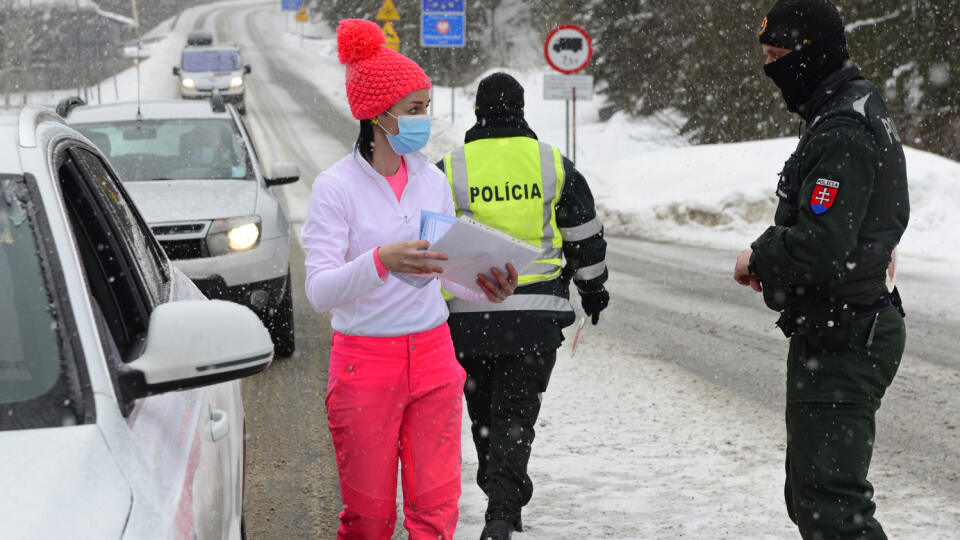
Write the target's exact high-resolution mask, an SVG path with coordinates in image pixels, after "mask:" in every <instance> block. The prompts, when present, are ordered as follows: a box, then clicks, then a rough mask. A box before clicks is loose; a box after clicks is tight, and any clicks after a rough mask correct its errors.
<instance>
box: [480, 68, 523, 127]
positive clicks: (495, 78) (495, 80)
mask: <svg viewBox="0 0 960 540" xmlns="http://www.w3.org/2000/svg"><path fill="white" fill-rule="evenodd" d="M476 113H477V120H481V119H485V118H490V119H493V118H520V119H522V118H523V86H521V85H520V83H519V82H517V80H516V79H514V78H513V77H511V76H510V75H507V74H506V73H503V72H497V73H494V74H492V75H489V76H487V77H484V78H483V80H482V81H480V85H479V86H478V87H477V103H476Z"/></svg>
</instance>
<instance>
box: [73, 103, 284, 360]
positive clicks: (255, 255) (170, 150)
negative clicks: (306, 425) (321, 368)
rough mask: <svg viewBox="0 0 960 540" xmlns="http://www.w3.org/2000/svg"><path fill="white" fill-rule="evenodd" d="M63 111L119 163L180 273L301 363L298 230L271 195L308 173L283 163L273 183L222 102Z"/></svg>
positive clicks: (236, 118)
mask: <svg viewBox="0 0 960 540" xmlns="http://www.w3.org/2000/svg"><path fill="white" fill-rule="evenodd" d="M71 103H75V101H74V102H71ZM59 111H60V113H61V114H63V115H65V117H66V118H67V121H68V122H69V123H70V124H71V125H72V126H73V127H74V128H75V129H76V130H77V131H79V132H81V133H83V134H84V135H85V136H86V137H87V138H88V139H90V140H91V141H93V143H94V144H96V145H97V146H98V147H99V148H100V150H101V151H102V152H103V153H104V154H105V155H106V156H107V157H108V159H109V160H110V162H111V163H113V166H114V167H115V168H116V170H117V172H118V173H119V175H120V178H121V180H122V181H123V183H124V187H125V188H126V190H127V191H128V192H129V193H130V195H131V196H132V197H133V199H134V201H135V202H136V203H137V206H138V207H139V208H140V212H141V213H142V214H143V216H144V218H145V219H146V221H147V223H148V224H149V225H150V228H151V229H152V230H153V233H154V235H155V236H156V237H157V239H158V240H159V241H160V244H161V245H162V246H163V248H164V250H165V251H166V253H167V255H168V256H169V257H170V259H172V260H173V261H174V263H175V264H176V265H177V267H179V268H180V269H181V270H183V272H184V273H186V274H187V276H189V277H190V278H191V279H192V280H193V281H194V283H196V284H197V286H198V287H199V288H200V290H202V291H203V292H204V294H206V295H207V297H208V298H217V299H223V300H230V301H233V302H237V303H240V304H244V305H246V306H249V307H250V308H252V309H253V310H254V311H255V312H256V313H257V314H258V315H259V316H260V318H261V319H262V320H263V322H264V324H265V325H266V326H267V329H268V330H270V335H271V337H272V338H273V340H274V344H275V345H276V354H277V356H281V357H284V356H290V355H291V354H293V351H294V327H293V300H292V295H291V290H290V286H291V284H290V263H289V261H290V228H289V225H288V222H287V217H286V215H284V212H283V209H282V207H281V206H280V202H279V201H278V200H277V197H276V196H275V195H274V193H273V191H272V190H271V189H270V188H271V186H276V185H280V184H287V183H290V182H295V181H297V180H298V179H299V178H300V170H299V167H297V165H295V164H292V163H276V164H275V165H274V167H273V169H272V172H273V175H272V176H269V177H268V176H267V175H266V173H265V172H264V171H263V169H262V167H261V165H260V162H259V160H258V158H257V153H256V150H255V148H254V146H253V142H252V141H251V139H250V136H249V134H248V133H247V130H246V128H245V126H244V123H243V120H242V119H241V117H240V115H239V114H238V113H237V111H236V109H235V108H234V107H233V106H231V105H224V104H223V103H222V101H221V100H220V99H218V98H214V99H213V100H212V103H211V102H210V101H179V100H173V101H155V102H144V103H142V104H140V105H138V104H137V103H136V102H128V103H115V104H109V105H98V106H92V105H91V106H74V107H72V110H71V108H70V107H61V108H60V109H59Z"/></svg>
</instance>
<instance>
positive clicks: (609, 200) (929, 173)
mask: <svg viewBox="0 0 960 540" xmlns="http://www.w3.org/2000/svg"><path fill="white" fill-rule="evenodd" d="M600 143H601V141H589V142H588V143H587V144H591V145H594V144H596V145H597V146H598V147H600V148H602V147H603V146H604V145H603V144H600ZM796 143H797V140H796V139H793V138H788V139H775V140H768V141H756V142H748V143H739V144H723V145H707V146H691V147H687V148H671V149H661V150H652V151H647V152H637V153H633V154H627V155H623V156H621V157H620V158H619V159H616V158H613V159H605V160H602V161H601V162H594V161H593V160H585V161H584V162H582V163H581V164H580V167H581V169H582V170H583V172H584V174H585V175H586V176H587V178H588V179H589V181H590V185H591V188H592V189H593V192H594V194H595V196H596V198H597V202H598V204H599V205H600V206H601V207H602V209H603V211H604V213H605V214H606V215H605V216H604V217H605V219H604V223H605V225H606V227H607V231H608V232H609V233H610V234H618V235H625V236H636V237H641V238H646V239H653V240H663V241H672V242H683V243H693V244H700V245H710V246H714V247H729V248H745V247H747V246H748V245H749V243H750V241H752V240H753V239H754V238H756V237H757V236H758V235H759V234H760V233H761V232H763V229H764V228H766V227H767V225H768V224H769V223H771V222H772V219H773V212H774V209H775V208H776V196H775V193H774V192H775V190H776V186H777V178H778V174H777V173H778V172H779V171H780V169H781V168H782V166H783V162H784V161H786V159H787V157H789V155H790V153H791V152H792V151H793V150H794V148H795V146H796ZM608 144H611V145H612V144H613V143H612V141H608ZM906 157H907V172H908V175H909V182H910V205H911V213H910V224H909V227H908V228H907V232H906V234H905V235H904V238H903V240H902V242H901V247H900V251H901V253H902V254H904V255H908V256H916V257H922V258H927V259H935V258H946V259H950V260H952V261H960V256H958V254H957V253H956V249H955V248H956V242H955V241H951V240H950V238H951V235H950V234H949V233H948V231H952V230H955V227H958V226H960V218H958V216H957V212H956V209H957V208H960V163H957V162H954V161H951V160H949V159H946V158H943V157H940V156H937V155H935V154H931V153H929V152H923V151H919V150H914V149H912V148H907V149H906ZM951 245H952V246H953V249H948V247H950V246H951Z"/></svg>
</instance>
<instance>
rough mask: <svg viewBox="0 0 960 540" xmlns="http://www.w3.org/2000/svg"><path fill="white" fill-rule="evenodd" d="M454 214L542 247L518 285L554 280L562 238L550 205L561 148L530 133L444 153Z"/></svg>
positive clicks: (557, 186)
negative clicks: (527, 135) (530, 136)
mask: <svg viewBox="0 0 960 540" xmlns="http://www.w3.org/2000/svg"><path fill="white" fill-rule="evenodd" d="M444 168H445V170H446V172H447V180H448V181H449V182H450V188H451V190H452V191H453V202H454V205H455V206H456V209H457V216H458V217H459V216H467V217H470V218H472V219H475V220H477V221H480V222H483V223H486V224H487V225H490V226H491V227H494V228H496V229H500V230H502V231H504V232H506V233H507V234H510V235H513V236H515V237H517V238H520V239H521V240H525V241H527V242H529V243H531V244H533V245H535V246H539V247H540V248H541V250H542V252H541V253H540V255H539V257H538V258H537V259H536V260H534V261H533V262H532V263H530V264H529V265H528V266H527V267H526V268H523V269H518V270H520V271H521V272H522V273H521V275H520V281H519V282H520V284H521V285H527V284H530V283H535V282H538V281H546V280H550V279H556V278H557V277H558V276H559V275H560V270H561V267H562V265H563V258H562V257H563V256H562V253H563V252H562V247H563V237H562V235H561V234H560V229H559V227H557V216H556V210H555V208H554V205H555V204H556V201H557V200H559V199H560V194H561V193H562V192H563V181H564V176H563V158H562V156H561V155H560V151H559V150H557V149H556V148H554V147H552V146H550V145H549V144H544V143H541V142H539V141H537V140H536V139H531V138H529V137H504V138H494V139H480V140H476V141H472V142H470V143H467V144H466V145H465V146H462V147H460V148H458V149H457V150H456V151H454V152H452V153H450V154H447V155H446V156H445V157H444Z"/></svg>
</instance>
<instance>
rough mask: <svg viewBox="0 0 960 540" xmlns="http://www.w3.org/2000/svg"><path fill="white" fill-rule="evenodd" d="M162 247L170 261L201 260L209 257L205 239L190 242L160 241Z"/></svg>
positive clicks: (195, 239)
mask: <svg viewBox="0 0 960 540" xmlns="http://www.w3.org/2000/svg"><path fill="white" fill-rule="evenodd" d="M160 245H161V246H163V250H164V251H166V252H167V257H170V260H173V261H176V260H179V259H199V258H201V257H208V256H209V255H208V254H207V249H206V247H207V246H206V242H204V240H203V238H194V239H190V240H160Z"/></svg>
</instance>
